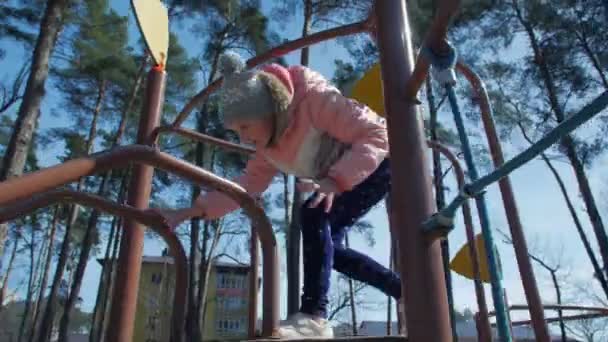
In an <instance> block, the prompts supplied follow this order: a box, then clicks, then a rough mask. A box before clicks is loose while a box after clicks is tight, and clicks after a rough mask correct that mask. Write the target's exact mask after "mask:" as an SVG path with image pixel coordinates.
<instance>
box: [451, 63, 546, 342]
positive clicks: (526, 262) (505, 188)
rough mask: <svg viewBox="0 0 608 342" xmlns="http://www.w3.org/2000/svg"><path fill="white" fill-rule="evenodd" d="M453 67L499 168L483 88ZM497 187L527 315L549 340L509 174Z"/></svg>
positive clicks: (500, 159)
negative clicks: (469, 92) (476, 107)
mask: <svg viewBox="0 0 608 342" xmlns="http://www.w3.org/2000/svg"><path fill="white" fill-rule="evenodd" d="M456 69H457V70H458V71H459V72H460V73H462V74H463V75H464V76H465V78H466V79H467V80H468V81H469V83H470V84H471V88H472V89H473V92H474V94H475V97H476V98H477V101H478V103H479V107H480V109H481V119H482V122H483V126H484V129H485V131H486V137H487V139H488V146H489V148H490V154H491V155H492V162H493V163H494V167H495V168H499V167H501V166H502V165H503V164H504V162H505V161H504V157H503V153H502V148H501V146H500V141H499V139H498V134H497V133H496V127H495V125H494V119H493V117H492V109H491V107H490V101H489V98H488V93H487V92H486V88H485V86H484V84H483V82H482V81H481V79H480V78H479V76H478V75H477V74H476V73H475V72H474V71H473V70H472V69H471V68H469V67H468V66H467V65H465V64H464V63H460V62H459V63H458V64H457V65H456ZM498 186H499V188H500V193H501V195H502V201H503V205H504V208H505V214H506V215H507V222H508V224H509V228H510V230H511V238H512V239H513V249H514V250H515V257H516V259H517V265H518V266H519V274H520V276H521V282H522V284H523V287H524V292H525V295H526V300H527V302H528V305H529V306H530V317H531V318H532V327H533V328H534V334H535V335H536V339H537V340H538V341H550V340H551V337H550V335H549V328H548V327H547V323H546V322H545V314H544V311H543V304H542V301H541V299H540V294H539V292H538V286H537V284H536V279H535V277H534V269H533V268H532V264H531V262H530V258H529V257H528V255H529V254H528V246H527V244H526V237H525V235H524V232H523V227H522V225H521V220H520V218H519V212H518V209H517V203H516V201H515V195H514V193H513V187H512V186H511V180H510V179H509V177H508V176H506V177H503V178H502V179H501V180H499V181H498Z"/></svg>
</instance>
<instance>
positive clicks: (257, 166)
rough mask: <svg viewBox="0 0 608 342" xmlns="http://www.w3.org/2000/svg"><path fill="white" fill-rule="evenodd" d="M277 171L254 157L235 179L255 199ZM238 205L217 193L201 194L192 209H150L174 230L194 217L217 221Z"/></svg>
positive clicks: (256, 156) (261, 159)
mask: <svg viewBox="0 0 608 342" xmlns="http://www.w3.org/2000/svg"><path fill="white" fill-rule="evenodd" d="M276 173H277V170H276V169H275V168H274V167H273V166H272V165H270V164H269V163H268V162H267V161H266V160H265V159H264V158H263V157H262V156H258V155H255V156H254V158H253V159H251V160H250V161H249V162H248V163H247V168H246V169H245V172H244V174H243V175H241V176H240V177H238V178H237V179H235V181H236V183H237V184H239V185H241V186H242V187H243V188H244V189H245V190H246V191H247V192H248V193H249V194H250V195H252V196H254V197H257V196H258V195H259V194H261V193H262V192H264V190H266V188H267V187H268V185H269V184H270V182H271V181H272V178H273V177H274V175H275V174H276ZM238 208H239V205H238V204H237V203H236V202H235V201H233V200H232V199H231V198H230V197H228V196H226V195H224V194H223V193H221V192H219V191H212V192H209V193H206V194H201V195H200V196H199V197H198V198H197V199H196V200H195V201H194V204H193V205H192V207H189V208H181V209H152V210H154V211H155V212H157V213H158V214H160V215H161V216H163V218H164V219H165V221H166V223H167V225H168V226H169V227H171V228H176V227H177V226H179V225H180V224H181V223H182V222H184V221H186V220H190V219H192V218H194V217H200V218H203V219H209V220H213V219H217V218H220V217H222V216H224V215H226V214H228V213H230V212H232V211H234V210H236V209H238Z"/></svg>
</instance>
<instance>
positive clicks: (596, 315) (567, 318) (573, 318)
mask: <svg viewBox="0 0 608 342" xmlns="http://www.w3.org/2000/svg"><path fill="white" fill-rule="evenodd" d="M606 316H608V315H607V314H605V313H589V314H581V315H573V316H564V317H562V318H560V317H552V318H547V319H545V322H546V323H553V322H559V321H577V320H581V319H593V318H602V317H606ZM531 322H532V321H531V320H526V321H517V322H513V323H512V325H513V326H518V325H530V323H531Z"/></svg>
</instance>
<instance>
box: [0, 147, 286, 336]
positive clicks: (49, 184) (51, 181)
mask: <svg viewBox="0 0 608 342" xmlns="http://www.w3.org/2000/svg"><path fill="white" fill-rule="evenodd" d="M129 163H137V164H146V165H150V166H154V167H155V168H159V169H162V170H164V171H166V172H171V173H174V174H176V175H179V176H181V177H183V178H185V179H187V180H189V181H190V182H193V183H197V184H205V185H207V186H209V187H210V188H213V189H215V190H218V191H221V192H223V193H225V194H226V195H227V196H229V197H230V198H231V199H232V200H234V201H235V202H237V203H239V204H240V205H241V208H243V210H244V212H245V214H246V215H247V216H249V217H250V219H251V221H252V225H255V226H256V227H257V229H258V233H259V236H260V241H261V244H262V261H263V264H264V270H263V279H264V283H263V286H264V288H263V302H264V308H263V320H264V324H263V330H262V334H263V336H264V337H270V336H276V335H277V334H278V325H279V297H278V296H279V291H280V288H279V259H278V245H277V241H276V239H275V236H274V233H273V231H272V226H271V224H270V220H269V219H268V217H267V216H266V214H265V213H264V210H263V209H262V208H261V207H260V206H259V205H258V204H257V203H256V202H255V200H254V199H253V198H251V196H249V195H248V194H247V192H246V191H245V189H243V188H242V187H240V186H239V185H237V184H236V183H233V182H231V181H229V180H226V179H224V178H221V177H218V176H216V175H214V174H213V173H210V172H208V171H205V170H203V169H201V168H198V167H196V166H194V165H192V164H190V163H187V162H185V161H183V160H179V159H177V158H175V157H172V156H171V155H169V154H167V153H163V152H160V151H158V150H156V149H154V148H152V147H149V146H141V145H132V146H123V147H116V148H114V149H112V150H110V151H107V152H103V153H97V154H94V155H91V156H89V157H84V158H78V159H74V160H71V161H68V162H66V163H63V164H61V165H57V166H53V167H50V168H47V169H43V170H40V171H36V172H32V173H28V174H26V175H23V176H21V177H19V178H14V179H11V180H8V181H5V182H2V183H0V206H2V205H4V204H6V203H9V202H12V201H17V200H23V199H27V198H28V197H30V196H32V195H35V194H37V193H41V192H43V191H47V190H50V189H54V188H57V187H60V186H63V185H65V184H68V183H71V182H73V181H76V180H78V179H79V178H81V177H84V176H88V175H92V174H94V173H96V172H103V171H106V170H109V169H113V168H120V167H124V166H126V165H127V164H129Z"/></svg>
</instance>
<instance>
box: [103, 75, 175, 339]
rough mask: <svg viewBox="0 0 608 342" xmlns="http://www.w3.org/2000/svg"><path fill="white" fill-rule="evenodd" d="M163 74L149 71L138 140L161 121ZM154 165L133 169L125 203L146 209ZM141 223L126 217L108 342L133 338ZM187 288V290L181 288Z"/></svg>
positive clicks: (142, 142)
mask: <svg viewBox="0 0 608 342" xmlns="http://www.w3.org/2000/svg"><path fill="white" fill-rule="evenodd" d="M165 80H166V73H165V71H164V70H163V69H162V68H159V67H154V68H152V69H151V70H150V72H149V73H148V79H147V86H146V98H145V102H144V107H143V109H142V113H141V117H140V119H139V131H138V134H137V143H138V144H145V143H146V142H148V141H149V139H150V135H151V134H152V132H153V131H154V129H155V128H156V127H157V126H158V125H159V123H160V114H161V108H162V104H163V101H164V92H165ZM153 174H154V168H153V167H151V166H146V165H136V166H134V168H133V175H132V176H131V183H130V185H129V197H128V201H127V203H128V204H129V205H131V206H134V207H136V208H140V209H142V208H147V207H148V201H149V200H150V192H151V190H152V176H153ZM143 242H144V226H142V225H141V224H138V223H137V222H135V221H133V220H131V219H126V220H125V232H124V236H123V238H122V241H121V246H120V254H119V257H118V267H119V269H120V270H121V272H118V275H117V278H116V287H115V289H116V291H115V292H114V294H113V296H112V306H111V314H110V325H109V327H108V341H117V342H130V341H132V340H133V327H134V325H135V313H136V312H135V310H136V308H137V292H138V290H139V273H140V271H141V258H142V253H143ZM184 291H186V289H184Z"/></svg>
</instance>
